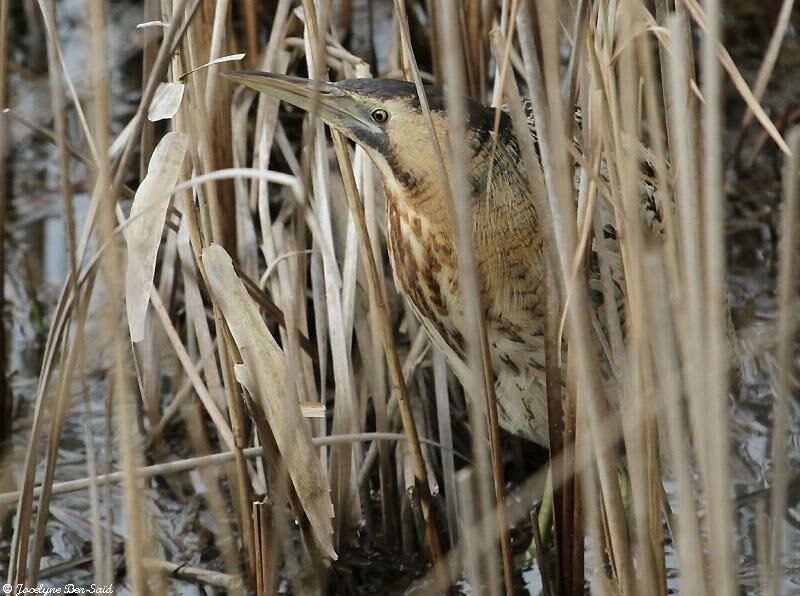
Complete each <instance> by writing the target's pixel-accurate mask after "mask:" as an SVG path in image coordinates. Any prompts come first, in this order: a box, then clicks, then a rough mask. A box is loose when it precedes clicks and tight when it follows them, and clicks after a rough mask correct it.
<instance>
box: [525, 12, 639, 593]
mask: <svg viewBox="0 0 800 596" xmlns="http://www.w3.org/2000/svg"><path fill="white" fill-rule="evenodd" d="M540 10H541V11H542V12H540V15H539V25H540V33H541V41H542V55H543V57H544V62H543V71H544V72H545V73H547V77H546V79H545V80H546V82H547V84H546V85H544V86H542V85H541V84H540V82H541V80H542V76H541V74H540V71H539V70H538V65H537V64H536V60H535V56H536V53H535V50H533V49H532V48H531V53H530V55H529V57H528V62H527V63H526V64H527V66H526V71H527V72H528V74H529V76H530V77H532V78H533V80H532V81H529V83H528V87H529V89H530V90H531V91H532V92H533V97H534V100H533V102H532V105H533V111H534V116H535V119H536V122H537V127H538V133H539V145H540V149H541V155H542V166H543V170H544V175H545V180H546V183H547V190H548V195H547V196H549V198H550V200H549V207H548V208H547V209H545V210H543V211H542V213H543V214H549V215H550V217H552V222H553V223H552V224H548V225H552V226H553V228H552V229H553V232H554V234H553V238H554V243H553V244H552V245H551V248H550V249H549V250H551V251H555V254H557V255H558V256H557V258H554V257H551V258H550V261H551V266H553V268H554V271H556V272H557V274H556V276H555V277H556V278H557V279H558V280H559V282H560V283H559V286H560V287H561V288H566V287H567V284H568V280H569V278H568V274H569V266H568V263H569V262H570V260H571V258H572V255H573V247H574V246H575V240H574V239H575V234H576V232H575V226H576V224H575V221H576V220H575V215H574V214H575V207H574V204H573V199H572V196H573V193H572V191H571V189H572V176H571V175H569V171H570V170H569V168H568V166H567V163H566V159H565V158H566V151H565V150H564V138H565V137H564V134H563V127H562V126H560V125H561V123H563V122H564V116H563V110H562V106H561V101H562V99H561V93H560V88H559V81H560V77H559V68H558V56H557V40H556V38H555V37H554V34H555V33H556V32H557V31H558V21H557V17H556V14H555V6H553V5H552V4H551V3H545V4H544V5H542V6H541V7H540ZM521 28H522V27H520V29H521ZM529 35H530V34H528V33H525V34H521V37H520V40H523V39H525V40H526V41H529V40H531V39H532V38H531V37H530V36H529ZM525 54H526V53H523V57H525ZM551 127H553V128H554V130H551ZM528 170H529V171H534V170H533V169H532V168H531V167H530V166H529V167H528ZM547 219H549V218H548V217H547V215H544V216H542V217H541V219H540V221H542V220H547ZM545 244H546V245H547V237H545ZM551 254H553V253H551ZM573 281H574V282H575V284H576V288H575V293H574V296H575V299H574V301H573V302H571V303H570V305H569V309H568V312H569V318H568V321H569V327H568V329H569V345H570V351H571V352H573V353H574V356H573V357H574V358H575V359H576V366H577V370H578V371H579V376H580V380H579V383H578V386H579V387H582V388H585V389H589V391H588V392H587V394H586V395H585V399H583V400H582V403H584V404H585V405H586V406H587V407H588V408H589V417H590V428H591V434H592V436H593V438H594V441H595V452H596V455H597V461H598V467H599V470H600V487H601V491H602V494H603V499H604V503H605V505H606V512H607V514H608V516H609V522H610V523H609V528H610V532H611V535H610V538H611V543H612V545H613V550H614V554H615V561H617V563H618V567H617V570H616V571H617V573H618V576H619V579H620V582H621V589H622V592H623V593H626V592H628V591H630V590H631V589H632V586H633V578H634V573H633V569H632V559H631V555H630V545H629V543H628V537H627V530H626V528H625V520H624V514H623V510H622V503H621V498H620V493H619V484H618V482H617V475H616V466H615V464H614V463H613V457H612V456H611V453H610V452H609V451H608V450H607V449H605V450H604V449H601V448H600V444H601V443H602V438H601V436H600V434H599V430H598V428H597V427H598V425H599V423H600V421H602V420H604V419H605V418H606V417H607V411H608V405H607V403H606V401H605V395H604V392H603V387H602V382H601V381H600V373H599V370H598V363H597V362H596V358H597V352H596V351H595V350H594V349H592V348H591V347H590V346H593V345H594V341H593V339H592V336H591V333H590V325H589V322H588V313H589V311H588V305H587V301H586V291H585V283H584V281H583V280H582V279H581V277H578V278H576V279H575V280H573ZM566 293H567V292H566V291H565V290H562V293H561V295H562V296H565V295H566Z"/></svg>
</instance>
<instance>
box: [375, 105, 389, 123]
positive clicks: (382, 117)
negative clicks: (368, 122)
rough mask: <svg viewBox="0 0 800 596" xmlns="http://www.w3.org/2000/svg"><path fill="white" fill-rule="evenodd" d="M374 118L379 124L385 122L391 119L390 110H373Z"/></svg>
mask: <svg viewBox="0 0 800 596" xmlns="http://www.w3.org/2000/svg"><path fill="white" fill-rule="evenodd" d="M372 119H373V120H374V121H375V122H377V123H378V124H384V123H386V122H388V120H389V112H387V111H386V110H384V109H383V108H378V109H377V110H373V111H372Z"/></svg>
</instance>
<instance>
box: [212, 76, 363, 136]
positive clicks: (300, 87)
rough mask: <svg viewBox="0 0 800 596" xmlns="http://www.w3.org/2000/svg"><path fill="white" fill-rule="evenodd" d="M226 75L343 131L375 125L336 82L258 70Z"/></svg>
mask: <svg viewBox="0 0 800 596" xmlns="http://www.w3.org/2000/svg"><path fill="white" fill-rule="evenodd" d="M223 76H225V77H226V78H228V79H230V80H231V81H234V82H235V83H240V84H242V85H245V86H246V87H250V88H251V89H254V90H256V91H260V92H262V93H266V94H267V95H269V96H270V97H274V98H276V99H280V100H282V101H285V102H286V103H289V104H291V105H293V106H296V107H298V108H300V109H303V110H306V111H307V112H314V113H316V115H317V116H318V117H319V118H321V119H322V120H323V121H324V122H326V123H327V124H329V125H330V126H332V127H333V128H336V129H338V130H340V131H342V132H345V133H347V132H352V131H354V130H355V129H357V128H362V127H364V126H366V127H368V128H372V123H371V121H370V120H369V119H365V118H364V117H363V116H362V114H361V112H362V110H361V109H360V108H361V106H360V105H359V104H358V103H357V102H356V101H355V100H354V99H353V97H352V96H351V95H350V94H348V93H347V92H345V91H344V90H342V89H341V88H339V87H337V86H336V84H333V83H323V82H320V81H312V80H310V79H301V78H299V77H290V76H286V75H279V74H274V73H270V72H261V71H257V70H241V71H237V72H231V73H224V74H223Z"/></svg>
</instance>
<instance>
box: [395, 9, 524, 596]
mask: <svg viewBox="0 0 800 596" xmlns="http://www.w3.org/2000/svg"><path fill="white" fill-rule="evenodd" d="M444 6H445V18H444V19H442V21H441V23H440V25H441V37H442V44H443V45H442V50H443V53H444V55H445V61H444V67H445V68H444V71H445V74H446V75H447V76H446V81H447V83H448V84H447V87H446V89H445V100H446V102H447V123H448V133H449V141H450V145H449V152H448V155H449V157H450V159H449V165H450V169H449V170H448V171H447V174H446V175H448V178H446V179H447V180H448V182H449V186H450V187H451V191H450V193H448V194H449V195H450V197H449V198H450V203H449V204H450V215H451V221H453V222H454V223H455V232H456V254H457V255H458V259H457V261H458V273H459V277H458V278H459V280H460V281H459V288H460V290H461V300H462V303H463V306H464V313H465V314H466V319H467V324H468V326H467V329H466V333H465V337H466V340H467V348H468V355H467V364H468V365H469V368H470V370H473V371H475V370H481V373H482V374H481V377H478V378H473V382H472V385H473V386H472V387H465V390H466V391H467V392H468V393H469V394H470V397H471V398H472V399H473V400H476V399H477V397H478V395H480V393H481V392H480V391H479V390H478V387H481V386H482V388H483V394H484V397H485V403H486V415H487V418H488V422H489V424H488V427H489V444H490V446H491V454H492V459H491V464H492V478H493V480H494V491H495V499H496V502H497V507H496V510H497V524H498V526H499V528H500V548H501V554H502V561H503V579H504V581H505V592H506V594H508V595H509V596H510V594H512V592H513V578H512V571H513V560H512V555H511V537H510V533H509V527H508V516H507V514H506V506H505V480H504V475H503V455H502V451H501V449H502V448H501V446H500V426H499V422H498V418H497V395H496V393H495V386H494V372H493V370H492V362H491V354H490V352H489V339H488V335H487V332H486V324H485V321H484V320H483V312H484V311H483V307H482V305H481V296H480V281H479V278H478V265H477V260H476V256H475V246H474V223H473V221H472V209H471V205H470V188H469V183H468V180H467V159H468V153H467V145H466V127H465V123H466V106H465V104H464V99H463V98H464V97H465V96H466V81H465V79H464V70H463V64H462V62H461V59H460V56H461V44H460V40H459V37H458V35H457V32H456V30H455V23H456V22H458V21H459V20H460V19H459V13H458V11H457V5H456V3H455V2H453V1H449V2H447V3H445V5H444ZM515 6H516V0H515ZM403 27H405V25H403ZM509 45H510V44H509ZM506 65H507V62H506V63H505V64H504V67H505V66H506ZM419 91H420V89H419V88H418V92H419ZM499 113H500V112H499V111H498V112H497V114H498V118H499ZM496 123H497V121H496ZM495 134H496V131H495ZM478 363H480V368H479V367H478ZM479 415H480V414H479ZM479 438H482V437H479ZM490 579H491V575H490ZM490 590H492V588H491V587H490Z"/></svg>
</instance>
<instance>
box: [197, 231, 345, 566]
mask: <svg viewBox="0 0 800 596" xmlns="http://www.w3.org/2000/svg"><path fill="white" fill-rule="evenodd" d="M203 264H204V266H205V269H206V274H207V276H208V284H209V286H210V288H209V289H210V291H211V295H212V297H213V299H214V301H215V302H216V303H217V305H218V306H219V307H220V309H221V310H222V314H223V316H224V317H225V321H226V322H227V324H228V326H229V328H230V331H231V335H232V336H233V339H234V341H235V342H236V345H237V347H238V348H239V353H240V354H241V356H242V360H243V361H244V362H243V363H242V364H237V365H236V378H237V380H238V381H239V382H240V383H241V384H242V385H243V386H244V387H245V388H246V389H247V391H248V392H249V393H250V395H252V396H253V398H254V399H255V400H256V401H257V402H258V403H259V404H260V405H261V407H262V408H263V410H264V414H265V415H266V418H267V422H268V423H269V425H270V428H271V430H272V433H273V434H274V436H275V442H276V443H277V445H278V449H279V450H280V452H281V455H282V457H283V459H284V463H285V465H286V469H287V471H288V472H289V477H290V478H291V479H292V484H293V485H294V488H295V491H296V492H297V496H298V497H299V500H300V503H301V504H302V505H303V509H304V511H305V513H306V516H308V519H309V521H310V522H311V527H312V528H313V529H314V533H315V535H316V536H317V541H318V542H319V545H320V547H321V548H322V550H323V551H324V552H325V554H327V555H328V556H329V557H331V558H332V559H336V558H337V557H336V552H335V551H334V548H333V542H332V540H331V536H332V534H333V526H332V524H331V517H332V516H333V504H332V503H331V498H330V486H329V485H328V480H327V477H326V475H325V471H324V470H323V468H322V465H321V463H320V460H319V458H318V457H317V454H316V450H315V448H314V446H313V444H312V442H311V433H310V432H309V429H308V426H307V423H305V422H304V421H303V414H302V411H301V407H300V403H299V402H298V401H296V400H292V399H287V398H286V395H287V390H286V382H287V380H286V367H287V362H286V355H285V354H284V353H283V350H281V348H280V347H279V346H278V344H277V342H276V341H275V339H274V338H273V337H272V335H271V334H270V332H269V330H268V329H267V326H266V324H265V323H264V320H263V319H262V318H261V314H260V313H259V311H258V307H257V306H256V304H255V303H254V302H253V299H252V298H251V297H250V295H249V294H248V293H247V290H246V289H245V287H244V284H243V283H242V282H241V280H240V279H239V278H238V277H237V276H236V273H235V271H234V268H233V262H232V261H231V258H230V256H229V255H228V253H227V252H225V249H224V248H222V247H221V246H219V245H216V244H212V245H211V246H209V247H208V248H206V249H205V250H204V251H203Z"/></svg>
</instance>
